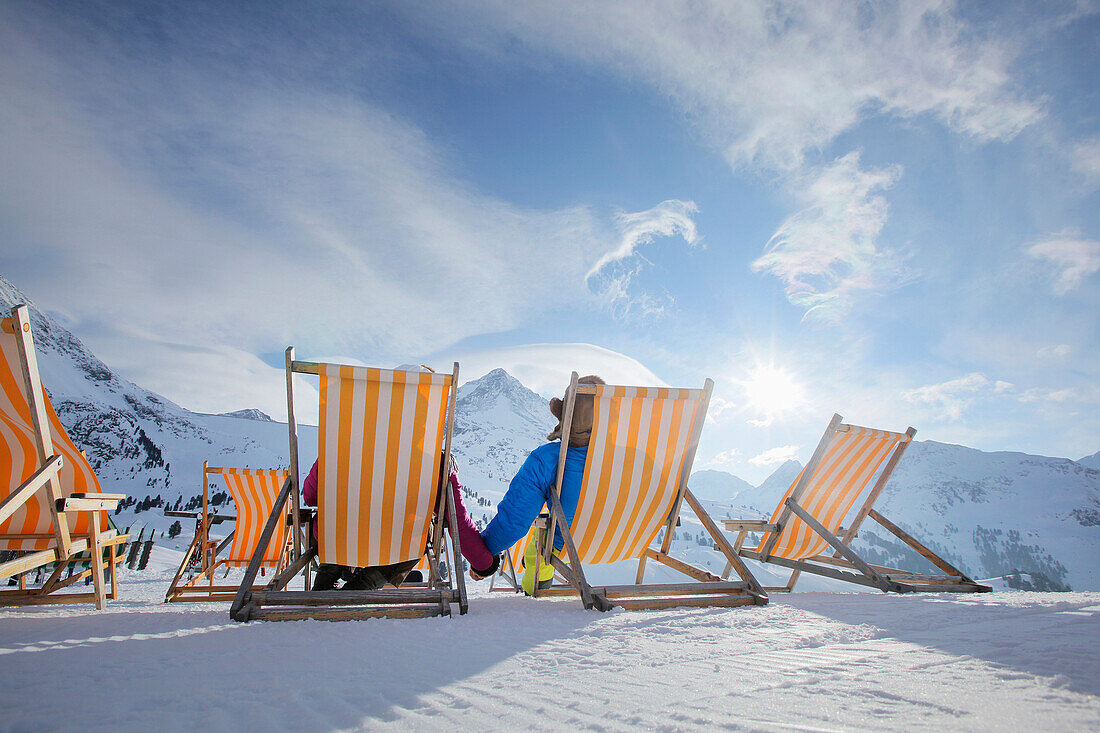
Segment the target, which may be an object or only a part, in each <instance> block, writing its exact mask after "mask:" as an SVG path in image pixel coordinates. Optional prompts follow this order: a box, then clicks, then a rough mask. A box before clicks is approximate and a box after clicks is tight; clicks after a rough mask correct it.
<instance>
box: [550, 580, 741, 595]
mask: <svg viewBox="0 0 1100 733" xmlns="http://www.w3.org/2000/svg"><path fill="white" fill-rule="evenodd" d="M747 589H748V584H747V583H744V582H735V583H730V582H725V581H718V582H714V583H648V584H645V585H605V586H594V587H593V588H592V592H593V593H595V594H597V595H601V596H604V597H606V598H629V597H631V596H688V595H719V594H723V593H724V594H731V593H743V592H745V591H746V590H747ZM542 592H543V594H544V595H548V596H575V595H577V589H576V588H574V587H573V586H570V585H555V586H552V587H550V588H543V590H542Z"/></svg>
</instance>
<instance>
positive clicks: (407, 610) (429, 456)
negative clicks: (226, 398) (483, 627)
mask: <svg viewBox="0 0 1100 733" xmlns="http://www.w3.org/2000/svg"><path fill="white" fill-rule="evenodd" d="M294 373H303V374H316V375H318V376H319V377H320V405H319V414H318V416H319V424H318V429H317V440H318V446H317V455H318V471H317V504H318V506H317V544H316V547H312V546H311V547H310V548H308V549H307V550H305V551H304V552H300V554H299V555H298V559H297V561H296V562H292V563H291V565H290V567H289V569H288V571H287V572H284V573H283V574H282V575H280V576H277V578H276V581H275V582H274V583H273V587H272V588H271V589H270V590H264V591H262V592H252V591H248V590H246V588H245V586H244V585H242V586H241V589H240V591H238V596H237V598H236V600H235V601H234V605H233V609H232V616H233V618H235V619H237V620H239V621H247V620H249V619H253V618H257V619H270V620H282V619H298V618H329V619H348V618H366V617H371V616H396V617H408V616H435V615H450V614H452V613H453V612H454V611H456V610H457V612H458V613H465V612H466V608H467V601H466V586H465V580H464V578H463V575H462V573H461V572H451V573H449V576H448V578H447V579H446V580H444V579H443V578H442V577H441V573H440V569H439V560H440V559H441V558H442V557H443V556H444V552H443V550H444V548H443V526H442V522H441V521H437V518H441V517H443V515H444V507H446V508H447V509H448V511H447V516H448V517H449V522H448V524H449V525H450V526H449V527H447V530H448V533H449V534H450V541H451V545H452V549H453V553H454V555H453V556H454V558H455V562H460V561H459V560H458V558H459V557H460V555H461V553H460V551H459V540H458V529H457V524H456V520H455V512H454V507H453V506H452V504H453V503H454V497H453V496H452V494H451V492H450V491H440V484H441V468H442V465H443V463H446V464H448V465H449V462H450V452H451V435H452V432H453V426H454V404H455V394H456V389H457V382H458V364H457V363H455V365H454V370H453V372H452V373H450V374H436V373H434V372H430V371H418V372H417V371H404V370H387V369H371V368H363V367H355V366H348V365H342V364H323V363H314V362H303V361H295V360H294V350H293V347H291V348H288V349H287V404H288V406H289V409H290V420H289V423H290V476H291V479H290V484H289V486H290V492H289V493H290V495H291V496H292V497H293V499H294V501H295V502H296V501H297V492H298V485H299V483H298V477H299V475H300V474H299V466H298V449H297V433H296V428H295V422H294V415H293V400H294V395H293V377H292V375H293V374H294ZM441 455H442V456H443V463H441V461H440V456H441ZM285 500H286V498H285V497H283V501H284V502H285ZM275 511H276V512H279V511H282V509H281V504H280V503H279V502H278V501H277V502H276V505H275ZM292 516H294V517H298V516H300V513H299V512H298V511H297V510H296V511H294V512H292ZM269 530H270V531H271V532H273V531H274V524H273V521H272V519H271V518H269V520H268V525H267V527H265V530H264V534H265V536H266V535H267V534H268V532H269ZM292 535H293V536H297V535H294V533H292ZM264 543H265V539H264V538H261V542H260V545H261V546H263V545H264ZM296 551H297V548H296ZM259 552H260V550H259V549H257V554H254V555H253V558H252V564H250V566H249V571H248V572H249V573H252V572H253V565H254V564H256V563H258V560H259V554H258V553H259ZM425 554H427V560H428V570H429V573H428V582H427V587H426V588H425V587H420V586H417V587H410V588H397V589H393V590H376V591H344V590H338V591H321V592H316V593H314V592H310V591H286V590H282V588H284V587H285V585H286V582H288V581H289V580H290V576H289V575H288V573H290V572H294V571H295V569H296V568H297V569H305V568H306V567H307V565H306V563H308V562H309V560H311V559H312V558H313V557H316V558H317V560H318V561H319V562H321V563H335V564H339V565H345V566H349V567H368V566H372V567H373V566H383V565H392V564H395V563H404V562H407V561H411V560H417V559H419V558H421V557H423V556H425ZM303 558H304V560H303ZM257 567H258V566H257ZM305 575H306V576H307V578H306V580H307V584H308V570H307V572H306V573H305ZM284 578H285V580H284ZM245 579H246V581H248V573H246V578H245ZM249 582H250V581H249ZM270 606H277V608H270Z"/></svg>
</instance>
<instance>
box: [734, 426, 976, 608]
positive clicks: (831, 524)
mask: <svg viewBox="0 0 1100 733" xmlns="http://www.w3.org/2000/svg"><path fill="white" fill-rule="evenodd" d="M842 420H843V418H842V417H841V416H840V415H833V419H832V420H831V421H830V422H829V427H828V428H826V430H825V434H824V435H823V436H822V438H821V442H820V443H819V444H818V446H817V449H816V450H815V451H814V454H813V456H812V457H811V458H810V462H809V463H807V464H806V466H805V468H803V469H802V472H801V473H799V475H798V477H797V478H796V479H795V481H794V483H793V484H791V487H790V488H789V489H787V493H786V494H784V496H783V499H782V500H781V501H780V502H779V506H778V507H776V510H775V512H774V513H773V514H772V516H771V518H770V519H769V520H768V521H767V522H762V521H744V520H736V519H731V520H725V521H724V524H725V528H726V529H727V530H732V531H737V532H738V533H739V534H738V537H737V541H736V543H735V544H734V547H735V548H736V549H737V550H738V552H739V553H740V554H741V556H743V557H747V558H750V559H752V560H758V561H761V562H770V563H774V564H776V565H781V566H783V567H788V568H791V570H792V572H791V577H790V580H789V581H788V583H787V585H786V586H783V587H779V588H768V590H777V591H790V590H792V589H793V588H794V584H795V582H796V581H797V580H798V576H799V575H800V574H801V573H803V572H809V573H815V574H817V575H822V576H825V577H828V578H834V579H837V580H845V581H849V582H852V583H858V584H860V585H866V586H871V587H873V588H878V589H880V590H882V591H884V592H890V591H892V592H898V593H908V592H912V591H936V592H943V591H954V592H964V593H965V592H970V593H973V592H984V591H988V590H989V587H988V586H984V585H979V584H977V583H975V582H974V581H973V580H971V579H970V578H968V577H967V576H966V575H964V574H963V573H962V572H961V571H960V570H958V569H957V568H955V567H954V566H952V565H951V564H950V563H948V562H947V561H946V560H944V559H943V558H942V557H940V556H939V555H937V554H936V553H934V552H933V551H932V550H930V549H928V548H927V547H925V546H924V545H923V544H921V543H920V542H918V541H917V540H916V539H914V538H913V537H912V536H910V535H909V534H908V533H906V532H905V531H903V530H902V529H901V528H900V527H898V526H897V525H895V524H894V523H893V522H891V521H889V520H888V519H886V518H885V517H884V516H882V515H881V514H880V513H879V512H877V511H875V509H874V505H875V501H876V500H877V499H878V497H879V495H880V494H881V493H882V490H883V489H884V488H885V487H886V483H887V481H888V480H889V479H890V475H891V474H892V473H893V471H894V468H895V467H896V466H897V464H898V461H900V460H901V456H902V454H903V453H904V452H905V449H906V447H908V445H909V444H910V443H911V442H912V440H913V436H914V435H916V433H917V431H916V430H915V429H914V428H909V429H908V430H906V432H904V433H895V432H890V431H888V430H875V429H872V428H862V427H859V426H858V425H846V424H844V423H843V422H842ZM861 498H862V503H861V504H860V508H859V509H858V510H857V511H855V512H853V509H854V508H855V507H856V505H857V503H858V502H859V501H860V499H861ZM867 517H870V518H871V519H874V520H875V521H876V522H878V523H879V524H880V525H881V526H882V527H883V528H884V529H886V530H887V531H888V532H890V533H891V534H893V535H895V536H896V537H898V538H899V539H901V540H902V541H903V542H905V543H906V544H907V545H909V547H911V548H912V549H913V550H915V551H916V552H918V553H919V554H920V555H922V556H923V557H924V558H925V559H927V560H928V561H929V562H930V563H931V564H932V565H933V566H935V567H936V568H938V569H939V570H941V571H943V574H929V573H926V572H912V571H907V570H900V569H897V568H887V567H882V566H879V565H872V564H870V563H868V562H865V561H864V560H863V559H862V558H860V557H859V555H858V554H857V553H856V552H855V551H854V550H853V549H852V547H851V543H852V540H854V539H855V538H856V536H857V533H858V532H859V528H860V525H861V524H862V523H863V520H864V519H866V518H867ZM749 533H760V534H761V535H762V538H761V540H760V543H759V545H758V546H757V547H756V548H755V549H753V550H746V549H743V547H742V546H743V544H744V542H745V539H746V537H747V535H748V534H749ZM729 570H730V567H729V566H728V565H727V568H726V572H727V573H728V572H729Z"/></svg>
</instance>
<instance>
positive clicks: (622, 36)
mask: <svg viewBox="0 0 1100 733" xmlns="http://www.w3.org/2000/svg"><path fill="white" fill-rule="evenodd" d="M431 16H432V17H422V18H421V19H420V20H422V21H423V23H424V24H426V26H427V27H431V28H433V29H434V30H435V31H438V33H439V34H441V35H449V36H450V37H452V38H456V39H457V42H458V43H460V44H465V45H466V46H467V47H468V48H472V49H475V50H476V52H477V53H485V52H486V49H496V52H497V53H501V54H502V57H505V56H506V57H507V58H508V59H509V60H513V57H512V56H511V55H508V53H507V51H506V50H505V49H510V48H512V46H513V44H514V43H515V39H517V38H518V39H520V40H521V41H522V42H524V43H526V44H527V45H528V47H530V48H535V49H539V50H544V51H547V52H549V53H552V54H557V55H561V56H564V57H566V58H569V59H571V60H574V61H577V62H580V63H584V64H588V65H590V66H593V67H596V68H598V69H600V70H601V71H608V70H610V71H611V72H612V73H616V74H618V75H620V76H621V77H623V78H625V79H627V80H629V81H630V82H631V83H639V82H640V83H642V84H645V85H646V86H648V87H650V88H652V89H654V90H656V91H657V92H659V93H660V94H662V95H663V96H665V97H666V98H667V99H669V100H670V101H671V102H672V103H673V104H674V105H675V106H677V107H678V108H679V109H680V110H681V111H682V112H683V113H684V114H685V117H686V118H687V119H689V120H691V123H692V124H693V126H694V128H695V129H696V131H697V132H698V134H699V135H700V136H701V137H702V139H704V140H705V141H706V142H707V143H709V144H710V145H712V146H713V147H714V148H715V149H716V150H719V151H721V153H722V154H723V155H724V156H725V158H726V160H727V161H728V162H729V163H730V165H732V166H733V167H734V168H743V167H750V168H754V169H757V170H763V171H767V172H769V173H770V174H778V182H779V183H780V184H781V185H784V186H787V187H789V188H790V189H791V190H792V192H793V193H794V194H795V195H796V197H798V198H800V199H801V200H802V201H803V210H802V211H800V212H799V213H797V214H795V215H793V216H792V217H790V218H789V219H788V220H787V221H786V222H785V223H784V225H783V226H782V227H781V228H780V229H779V231H777V232H776V233H775V235H774V236H773V238H772V240H771V242H770V243H769V252H768V254H767V255H765V257H763V258H760V259H759V260H757V269H759V270H762V271H765V272H768V273H770V274H773V275H775V276H777V277H779V278H780V279H781V280H782V281H783V282H784V283H785V285H786V288H787V293H788V297H789V298H790V299H791V301H792V302H793V303H794V304H795V305H797V306H799V307H803V308H806V309H807V310H808V312H809V313H810V315H811V318H821V319H824V320H828V321H835V320H836V319H837V318H838V317H840V316H841V315H842V314H843V313H844V311H845V309H846V308H847V307H849V305H850V304H851V302H852V301H853V300H855V299H856V298H858V297H859V296H860V295H861V294H864V293H866V292H868V291H871V290H875V289H877V288H879V287H882V286H883V285H888V284H890V283H891V282H892V281H893V279H894V275H895V274H896V273H894V272H891V271H892V270H893V269H894V267H893V263H890V262H889V258H888V257H886V258H883V257H879V256H878V255H879V253H878V251H877V243H876V241H877V238H878V236H879V234H880V232H881V231H882V228H883V225H884V224H885V221H886V217H887V206H886V198H885V196H884V194H883V192H884V191H885V190H886V189H888V188H889V187H890V186H891V185H892V184H893V182H894V181H895V180H896V178H897V175H898V171H897V170H896V169H893V168H886V169H882V170H874V171H862V170H859V169H858V165H857V163H858V156H857V157H854V158H848V157H845V158H842V159H841V160H842V161H846V162H843V163H840V164H838V163H834V164H831V165H826V166H823V167H820V168H815V165H814V164H813V159H814V156H816V155H818V154H819V153H820V151H822V150H825V149H826V148H827V147H828V146H829V145H831V144H833V143H834V142H835V141H837V139H838V138H840V137H841V136H842V135H843V134H844V133H847V132H849V131H851V130H853V129H855V128H856V127H857V126H858V125H860V124H861V123H862V122H863V121H865V120H867V119H869V118H871V117H874V116H888V117H894V118H906V119H915V118H926V119H934V120H938V121H939V122H940V123H941V124H942V125H944V126H945V127H947V128H948V129H950V130H952V131H954V132H956V133H958V134H961V135H963V136H966V137H969V138H971V139H973V140H976V141H978V142H988V141H994V140H998V141H1007V140H1011V139H1013V138H1014V137H1015V136H1016V135H1018V134H1019V133H1020V131H1021V130H1023V129H1025V128H1027V127H1028V126H1030V125H1033V124H1034V123H1036V122H1037V121H1038V120H1040V119H1041V118H1042V117H1043V115H1044V109H1043V106H1042V100H1041V99H1035V98H1031V97H1029V96H1028V95H1027V94H1026V93H1024V92H1023V91H1022V90H1021V88H1020V86H1019V85H1018V84H1017V82H1016V80H1015V78H1014V76H1013V74H1012V73H1011V71H1012V67H1013V65H1014V64H1015V63H1016V61H1017V59H1018V56H1019V53H1020V49H1021V46H1020V44H1019V43H1018V40H1017V39H1013V38H1006V37H1001V36H999V35H997V34H995V33H984V32H975V31H974V29H973V28H971V27H970V26H969V25H968V24H967V23H966V21H964V20H963V19H962V18H961V17H960V14H959V13H958V12H957V5H956V3H954V2H950V1H947V2H945V1H944V0H918V1H915V2H902V3H873V4H869V3H851V2H845V1H844V0H833V1H827V2H819V1H814V0H805V1H796V2H782V3H780V2H774V1H772V0H756V1H749V2H737V3H730V2H726V1H725V0H702V1H701V2H694V3H691V4H689V5H676V4H669V3H661V2H649V3H644V2H632V1H626V0H623V1H621V2H615V1H609V2H600V3H587V2H580V1H579V0H578V1H577V2H573V3H565V4H564V5H563V4H561V3H558V4H555V5H554V6H552V7H551V6H544V5H541V4H538V3H511V2H504V0H497V1H496V2H486V3H483V4H482V5H481V6H479V7H478V8H476V9H474V10H473V11H472V12H471V11H470V9H468V8H466V7H463V8H461V9H457V8H456V9H455V10H453V11H452V13H450V14H445V17H440V16H439V14H438V13H436V12H435V10H434V9H433V11H432V13H431ZM845 176H846V178H847V180H845ZM830 188H831V190H830ZM849 216H850V217H851V218H848V217H849ZM629 276H630V273H627V275H626V276H625V277H624V278H623V279H620V280H619V281H618V282H617V283H616V285H617V286H618V287H617V289H613V291H614V292H615V295H616V297H625V296H623V294H622V293H623V292H624V291H625V285H626V284H629ZM650 307H656V306H654V305H653V304H650Z"/></svg>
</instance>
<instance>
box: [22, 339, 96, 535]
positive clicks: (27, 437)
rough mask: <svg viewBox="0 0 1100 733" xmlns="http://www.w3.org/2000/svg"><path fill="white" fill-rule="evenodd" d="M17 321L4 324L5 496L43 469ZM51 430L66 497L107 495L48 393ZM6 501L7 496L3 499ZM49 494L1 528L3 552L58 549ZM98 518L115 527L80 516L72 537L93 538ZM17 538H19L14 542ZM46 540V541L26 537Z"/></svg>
mask: <svg viewBox="0 0 1100 733" xmlns="http://www.w3.org/2000/svg"><path fill="white" fill-rule="evenodd" d="M17 338H18V337H17V335H16V332H15V322H14V319H12V318H4V319H2V321H0V351H2V352H3V363H2V364H0V492H2V493H3V496H7V495H9V493H10V492H12V491H13V490H14V489H15V488H16V487H18V486H19V485H20V484H22V483H23V482H24V481H26V480H27V479H29V478H30V477H31V475H32V474H34V473H35V471H37V470H38V468H39V466H40V465H41V464H40V463H39V461H38V449H37V447H36V445H35V438H34V423H33V421H32V419H31V407H30V401H29V399H28V396H27V391H26V385H25V384H24V380H23V373H22V366H21V360H20V356H19V346H18V343H17ZM42 395H43V398H44V402H45V408H46V414H47V417H48V418H49V430H50V433H51V434H52V437H53V448H54V452H55V453H60V454H61V455H62V456H63V465H62V466H61V470H60V472H59V474H58V475H59V478H60V484H61V494H62V496H71V495H72V494H74V493H102V490H101V489H100V486H99V480H98V479H97V478H96V476H95V474H94V473H93V472H92V467H91V465H89V463H88V459H86V458H85V457H84V455H83V454H82V453H81V452H80V451H79V450H78V449H77V447H76V446H75V445H74V444H73V442H72V440H70V439H69V436H68V433H66V432H65V428H64V427H63V426H62V425H61V421H60V420H58V418H57V413H56V412H54V409H53V405H52V404H51V403H50V398H49V397H48V396H47V395H46V390H45V388H43V390H42ZM0 498H2V497H0ZM48 501H49V495H48V492H47V491H44V490H43V491H37V492H35V494H34V496H32V497H30V499H28V500H27V501H26V502H24V503H23V504H22V505H21V506H20V507H19V508H18V509H16V510H15V513H14V514H12V515H11V517H9V518H8V519H7V520H6V521H4V522H2V523H0V549H3V550H44V549H47V548H49V547H52V546H53V544H54V541H53V531H54V529H53V518H52V515H51V513H50V507H49V504H48V503H47V502H48ZM92 516H96V517H98V521H99V523H100V524H99V529H100V531H106V530H107V529H108V527H109V524H108V520H107V515H106V513H105V512H77V513H73V514H70V515H69V533H70V534H71V535H75V536H81V535H87V534H88V533H89V532H90V531H91V521H92V519H91V517H92ZM13 535H15V536H14V537H13ZM26 535H42V536H41V537H25V536H26Z"/></svg>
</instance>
